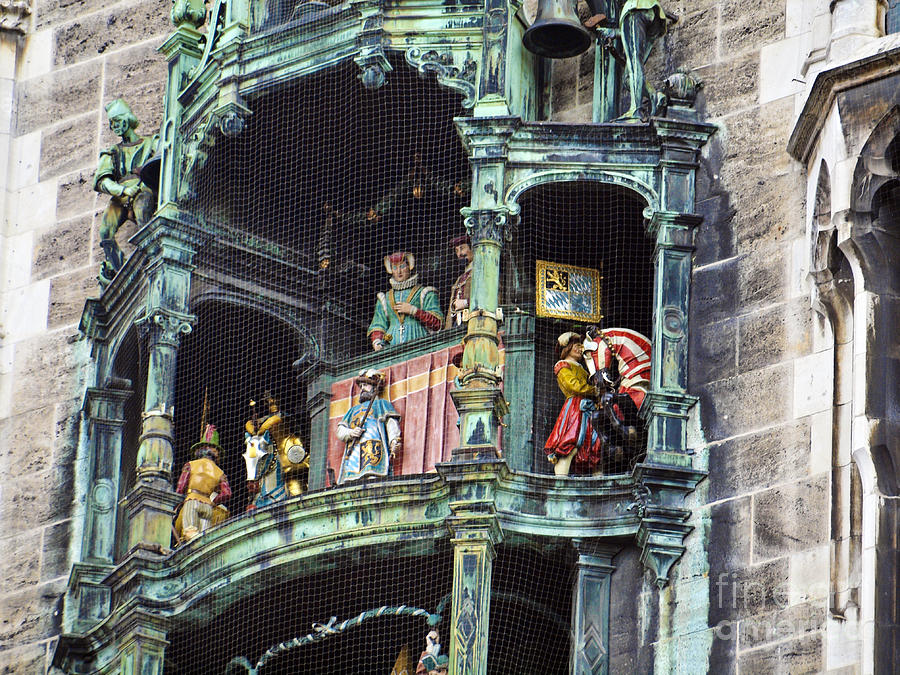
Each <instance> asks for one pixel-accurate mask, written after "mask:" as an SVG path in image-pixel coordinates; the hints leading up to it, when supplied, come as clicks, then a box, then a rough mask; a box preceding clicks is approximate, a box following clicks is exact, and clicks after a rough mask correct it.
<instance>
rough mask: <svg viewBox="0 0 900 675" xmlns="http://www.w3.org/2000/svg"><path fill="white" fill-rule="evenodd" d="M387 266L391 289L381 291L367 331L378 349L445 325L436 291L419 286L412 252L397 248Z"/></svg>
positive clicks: (373, 347) (385, 260)
mask: <svg viewBox="0 0 900 675" xmlns="http://www.w3.org/2000/svg"><path fill="white" fill-rule="evenodd" d="M384 268H385V269H386V270H387V273H388V274H390V275H391V278H390V283H391V290H389V291H388V292H387V293H379V294H378V299H377V300H376V302H375V313H374V315H373V317H372V322H371V323H370V324H369V330H368V332H367V335H368V337H369V340H370V341H371V342H372V349H374V350H375V351H376V352H377V351H379V350H381V349H384V348H385V347H387V346H389V345H400V344H404V343H406V342H410V341H411V340H415V339H416V338H420V337H423V336H425V335H427V334H428V333H433V332H435V331H438V330H440V329H441V327H442V326H443V324H444V315H443V314H442V313H441V304H440V299H439V298H438V294H437V291H435V290H434V288H432V287H431V286H420V285H419V279H418V277H419V275H418V274H415V269H416V258H415V256H414V255H413V254H412V253H408V252H406V251H398V252H396V253H391V254H390V255H389V256H385V258H384Z"/></svg>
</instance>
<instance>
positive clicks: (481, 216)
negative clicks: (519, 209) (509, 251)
mask: <svg viewBox="0 0 900 675" xmlns="http://www.w3.org/2000/svg"><path fill="white" fill-rule="evenodd" d="M460 213H462V215H463V218H464V220H463V224H464V225H465V227H466V234H468V235H469V237H470V239H471V240H472V245H473V246H477V245H478V244H494V245H496V246H503V244H504V243H506V242H508V241H512V226H511V223H512V216H511V215H510V210H509V208H508V207H505V206H503V207H497V208H486V209H481V208H472V207H469V206H466V207H463V208H462V209H460Z"/></svg>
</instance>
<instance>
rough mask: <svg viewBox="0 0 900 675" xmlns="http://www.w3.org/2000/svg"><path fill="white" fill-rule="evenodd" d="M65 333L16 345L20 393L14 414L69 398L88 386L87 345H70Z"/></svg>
mask: <svg viewBox="0 0 900 675" xmlns="http://www.w3.org/2000/svg"><path fill="white" fill-rule="evenodd" d="M67 338H68V336H67V335H66V334H65V333H53V334H50V335H46V336H42V337H39V338H34V339H32V340H28V341H26V342H20V343H19V344H17V345H16V353H15V359H14V361H13V372H14V374H15V377H16V378H17V385H18V393H17V394H16V397H15V399H14V401H13V405H12V412H13V414H18V413H22V412H27V411H30V410H35V409H38V408H41V407H42V406H44V405H46V403H47V402H48V401H58V400H61V399H68V398H69V397H70V396H71V395H72V393H73V392H77V391H81V390H83V389H84V386H85V381H84V377H85V370H84V368H83V366H84V364H85V362H86V359H85V357H86V354H84V353H82V350H83V349H84V344H78V343H76V344H70V343H69V342H68V339H67Z"/></svg>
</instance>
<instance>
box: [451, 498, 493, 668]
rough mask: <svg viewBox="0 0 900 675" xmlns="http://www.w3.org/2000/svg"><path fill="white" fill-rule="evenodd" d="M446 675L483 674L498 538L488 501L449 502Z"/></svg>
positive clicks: (491, 504) (491, 507)
mask: <svg viewBox="0 0 900 675" xmlns="http://www.w3.org/2000/svg"><path fill="white" fill-rule="evenodd" d="M450 510H451V512H452V515H451V516H450V517H449V518H447V524H448V526H449V527H450V531H451V533H452V539H451V540H450V541H451V542H452V544H453V606H452V610H451V614H452V616H451V623H450V671H449V673H450V675H487V654H488V618H489V612H490V606H491V568H492V566H493V560H494V556H495V552H494V547H495V546H496V545H497V544H498V543H500V541H501V538H502V533H501V530H500V524H499V522H498V521H497V515H496V513H495V511H494V505H493V503H492V502H452V503H451V504H450Z"/></svg>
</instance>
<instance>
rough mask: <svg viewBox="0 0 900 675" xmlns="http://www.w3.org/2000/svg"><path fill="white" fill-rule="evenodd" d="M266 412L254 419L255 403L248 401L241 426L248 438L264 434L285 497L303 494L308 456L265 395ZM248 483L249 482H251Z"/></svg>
mask: <svg viewBox="0 0 900 675" xmlns="http://www.w3.org/2000/svg"><path fill="white" fill-rule="evenodd" d="M265 400H266V407H267V408H268V412H267V413H266V414H265V415H264V416H263V417H261V418H257V415H256V401H250V409H251V411H252V412H251V415H250V419H249V420H247V422H246V424H245V425H244V431H245V432H246V433H247V434H248V436H251V437H252V436H262V435H263V434H265V433H266V432H267V431H268V432H269V435H270V437H271V439H272V443H273V445H274V446H275V448H276V449H277V453H278V461H279V462H280V464H281V470H282V473H283V476H284V482H285V489H286V491H287V496H289V497H297V496H299V495H302V494H303V493H304V492H306V488H307V482H308V477H309V453H308V452H307V451H306V448H305V447H304V445H303V441H302V440H300V437H299V436H297V435H296V434H293V433H291V431H290V427H289V425H288V422H287V416H286V415H285V414H284V413H283V412H281V410H280V408H279V405H278V401H277V400H276V399H275V397H273V396H272V395H271V394H269V393H268V392H266V395H265ZM251 480H252V479H251Z"/></svg>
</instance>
